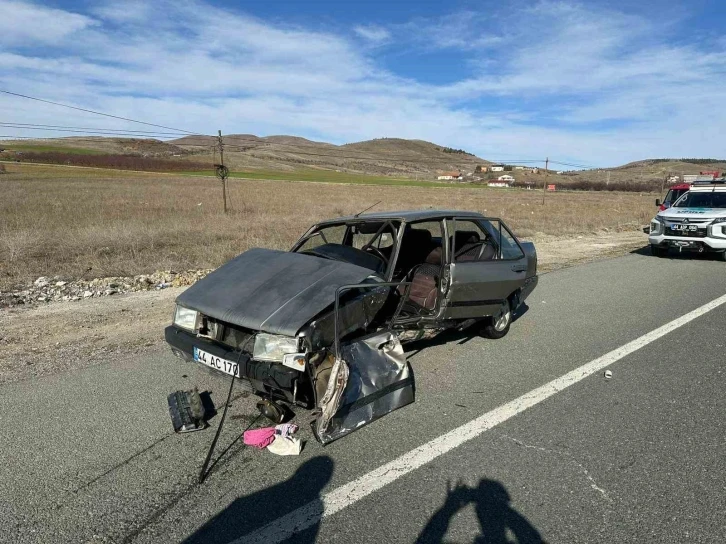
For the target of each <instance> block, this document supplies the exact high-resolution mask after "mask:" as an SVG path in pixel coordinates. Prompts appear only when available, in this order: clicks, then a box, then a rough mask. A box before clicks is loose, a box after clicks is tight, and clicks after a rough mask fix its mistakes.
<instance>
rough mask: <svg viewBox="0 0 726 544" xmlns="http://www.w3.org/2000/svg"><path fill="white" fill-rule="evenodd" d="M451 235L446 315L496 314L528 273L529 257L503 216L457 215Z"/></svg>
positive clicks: (480, 315) (449, 224)
mask: <svg viewBox="0 0 726 544" xmlns="http://www.w3.org/2000/svg"><path fill="white" fill-rule="evenodd" d="M447 231H448V235H449V247H450V250H449V256H448V257H449V258H448V263H449V289H448V293H447V295H446V300H447V302H446V308H445V309H444V313H443V317H444V318H445V319H467V318H479V317H482V316H486V315H493V314H495V313H496V312H497V311H498V310H499V308H500V307H501V305H502V304H503V303H504V301H505V300H506V299H507V298H508V297H509V296H510V295H511V294H512V293H514V292H515V291H516V290H517V289H518V288H519V287H521V285H522V282H523V281H524V279H525V277H526V272H527V258H526V256H525V254H524V251H523V250H522V248H521V247H520V246H519V244H518V243H517V241H516V239H515V238H514V236H513V235H512V234H511V233H510V232H509V230H508V229H507V228H506V226H504V225H503V223H502V222H501V220H499V219H487V220H479V219H472V218H454V219H453V220H451V221H447Z"/></svg>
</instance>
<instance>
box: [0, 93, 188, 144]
mask: <svg viewBox="0 0 726 544" xmlns="http://www.w3.org/2000/svg"><path fill="white" fill-rule="evenodd" d="M0 93H3V94H8V95H11V96H18V97H20V98H27V99H28V100H35V101H36V102H44V103H45V104H52V105H54V106H61V107H63V108H70V109H72V110H78V111H84V112H86V113H93V114H94V115H102V116H104V117H111V118H112V119H120V120H121V121H129V122H130V123H139V124H140V125H147V126H150V127H156V128H163V129H166V130H174V131H176V132H182V133H186V134H195V133H194V132H191V131H188V130H183V129H180V128H174V127H167V126H164V125H156V124H154V123H147V122H145V121H137V120H136V119H129V118H128V117H120V116H118V115H111V114H110V113H103V112H100V111H95V110H88V109H86V108H79V107H77V106H69V105H68V104H61V103H60V102H53V101H52V100H45V99H43V98H36V97H34V96H28V95H26V94H20V93H13V92H10V91H5V90H3V89H0Z"/></svg>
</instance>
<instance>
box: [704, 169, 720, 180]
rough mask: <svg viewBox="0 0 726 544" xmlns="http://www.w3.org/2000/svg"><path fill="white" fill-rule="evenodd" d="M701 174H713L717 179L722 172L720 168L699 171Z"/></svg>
mask: <svg viewBox="0 0 726 544" xmlns="http://www.w3.org/2000/svg"><path fill="white" fill-rule="evenodd" d="M699 174H701V175H702V176H713V179H716V178H720V177H721V172H719V171H718V170H710V171H706V172H699Z"/></svg>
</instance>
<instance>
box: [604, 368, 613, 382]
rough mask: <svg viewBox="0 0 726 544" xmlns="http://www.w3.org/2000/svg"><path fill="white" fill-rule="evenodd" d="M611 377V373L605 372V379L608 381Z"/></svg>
mask: <svg viewBox="0 0 726 544" xmlns="http://www.w3.org/2000/svg"><path fill="white" fill-rule="evenodd" d="M612 377H613V373H612V372H611V371H610V370H606V371H605V379H607V380H609V379H610V378H612Z"/></svg>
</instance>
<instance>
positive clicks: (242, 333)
mask: <svg viewBox="0 0 726 544" xmlns="http://www.w3.org/2000/svg"><path fill="white" fill-rule="evenodd" d="M218 323H219V326H220V328H221V329H222V330H221V334H220V335H219V336H218V340H219V341H220V342H222V343H223V344H227V345H228V346H229V347H232V348H235V349H241V350H242V351H244V352H247V353H252V348H253V347H254V337H255V332H254V331H251V330H249V329H243V328H242V327H238V326H236V325H231V324H229V323H222V322H218Z"/></svg>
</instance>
